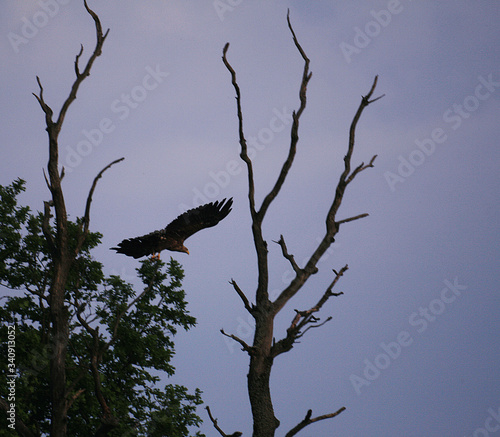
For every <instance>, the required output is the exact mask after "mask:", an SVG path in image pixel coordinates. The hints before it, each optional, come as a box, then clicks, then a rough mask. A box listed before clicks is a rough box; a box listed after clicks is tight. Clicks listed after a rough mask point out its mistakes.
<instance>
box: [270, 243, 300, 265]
mask: <svg viewBox="0 0 500 437" xmlns="http://www.w3.org/2000/svg"><path fill="white" fill-rule="evenodd" d="M273 241H274V240H273ZM274 242H275V243H276V244H279V245H280V247H281V253H282V254H283V256H284V257H285V258H286V259H287V260H288V261H289V263H290V265H291V266H292V268H293V270H294V272H295V273H297V274H298V273H299V272H300V270H301V269H300V267H299V266H298V265H297V263H296V262H295V259H294V257H293V255H290V254H289V253H288V249H287V247H286V243H285V239H284V238H283V235H280V239H279V240H278V241H274Z"/></svg>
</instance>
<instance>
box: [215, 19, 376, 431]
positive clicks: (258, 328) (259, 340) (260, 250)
mask: <svg viewBox="0 0 500 437" xmlns="http://www.w3.org/2000/svg"><path fill="white" fill-rule="evenodd" d="M287 22H288V27H289V29H290V32H291V34H292V38H293V41H294V44H295V46H296V48H297V50H298V51H299V53H300V55H301V57H302V59H303V61H304V69H303V73H302V80H301V83H300V89H299V99H300V106H299V108H298V109H297V110H296V111H294V112H293V123H292V127H291V133H290V147H289V150H288V156H287V158H286V160H285V161H284V163H283V165H282V167H281V170H280V172H279V174H278V178H277V180H276V182H275V183H274V186H273V187H272V189H271V190H270V191H269V192H268V194H267V195H266V196H265V197H264V200H263V201H262V204H261V205H260V207H259V208H257V206H256V204H255V183H254V171H253V163H252V161H251V159H250V157H249V156H248V153H247V142H246V139H245V135H244V131H243V114H242V110H241V92H240V88H239V86H238V83H237V81H236V72H235V70H234V69H233V67H232V66H231V65H230V63H229V61H228V60H227V51H228V48H229V43H227V44H226V45H225V47H224V50H223V56H222V60H223V62H224V65H225V66H226V68H227V69H228V71H229V73H230V74H231V81H232V85H233V87H234V89H235V91H236V106H237V116H238V124H239V127H238V133H239V144H240V157H241V159H242V160H243V161H244V163H245V164H246V168H247V175H248V204H249V209H250V216H251V220H252V225H251V226H252V234H253V240H254V245H255V251H256V254H257V267H258V279H257V287H256V291H255V303H251V302H250V300H249V299H248V297H247V295H246V293H245V292H244V291H243V290H241V288H240V287H239V286H238V284H237V283H236V281H234V280H231V281H230V283H231V284H232V286H233V288H234V290H235V291H236V293H237V294H238V296H239V297H240V298H241V300H242V301H243V305H244V308H245V309H246V310H247V311H248V312H249V313H250V314H251V315H252V317H253V318H254V319H255V333H254V338H253V343H252V345H249V344H247V343H246V342H245V341H244V340H242V339H241V338H238V337H237V336H235V335H233V334H226V333H225V332H224V331H222V334H224V335H226V336H228V337H230V338H232V339H233V340H235V341H236V342H238V343H239V344H240V345H241V347H242V350H244V351H245V352H247V353H248V355H249V356H250V365H249V371H248V394H249V398H250V404H251V409H252V416H253V436H254V437H273V436H274V435H275V431H276V429H277V428H278V426H279V424H280V422H279V420H278V419H277V418H276V417H275V415H274V409H273V403H272V399H271V392H270V389H269V381H270V376H271V369H272V366H273V362H274V359H275V358H276V357H277V356H278V355H281V354H283V353H285V352H288V351H289V350H290V349H292V347H293V345H294V343H295V342H296V341H297V339H299V338H300V337H302V336H303V335H304V333H305V332H306V331H307V330H308V329H310V328H314V327H319V326H321V325H322V324H324V323H325V322H326V321H328V320H329V319H327V320H326V321H324V322H321V323H320V319H319V318H318V317H316V316H315V314H316V313H317V312H318V311H319V310H320V309H321V308H322V306H323V305H324V304H325V303H326V302H327V300H328V299H329V298H330V297H332V296H339V295H340V294H342V293H333V292H332V289H333V287H334V286H335V285H336V283H337V282H338V280H339V279H340V277H341V276H342V275H343V274H344V272H345V271H346V270H347V268H348V267H347V265H345V266H344V267H342V268H341V269H340V270H339V271H338V272H337V271H335V270H333V272H334V274H335V276H334V278H333V280H332V282H331V283H330V285H329V286H328V287H327V288H326V290H325V292H324V294H323V296H322V297H321V299H320V300H319V301H318V302H317V303H316V304H315V305H314V306H312V307H311V308H309V309H307V310H304V311H297V310H296V311H295V315H294V317H293V318H292V321H291V323H290V326H289V327H288V329H287V331H286V336H285V337H283V338H281V339H280V340H278V341H276V340H275V338H274V333H273V330H274V319H275V317H276V315H277V314H278V313H279V311H281V310H282V309H283V307H284V306H285V305H286V304H287V303H288V301H289V300H290V299H291V298H292V297H293V296H295V295H296V294H297V292H299V290H300V289H301V288H302V286H303V285H304V284H305V282H306V281H307V280H308V278H309V277H310V276H311V275H313V274H315V273H316V272H317V271H318V268H317V263H318V261H319V260H320V258H321V257H322V255H323V254H324V253H325V252H326V250H327V249H328V248H329V247H330V245H331V244H332V243H333V242H334V241H335V236H336V234H337V233H338V232H339V229H340V225H341V224H344V223H348V222H351V221H354V220H357V219H360V218H363V217H366V216H367V215H368V214H366V213H363V214H359V215H356V216H353V217H348V218H343V219H338V218H337V211H338V209H339V207H340V205H341V203H342V200H343V196H344V193H345V190H346V188H347V186H348V185H349V184H350V183H351V182H352V181H353V180H354V178H355V177H356V176H357V175H358V174H359V173H361V172H362V171H364V170H366V169H367V168H370V167H373V162H374V161H375V158H376V155H374V156H373V157H372V158H371V159H370V161H369V162H368V164H364V163H363V162H362V163H361V164H359V165H358V166H357V167H355V168H354V169H352V168H351V160H352V154H353V151H354V141H355V131H356V126H357V124H358V121H359V119H360V117H361V114H362V112H363V110H364V109H365V108H366V107H367V106H368V105H369V104H371V103H373V102H375V101H376V100H378V99H379V98H381V97H382V96H380V97H377V98H374V99H372V95H373V93H374V91H375V87H376V85H377V77H375V79H374V81H373V84H372V86H371V88H370V91H369V92H368V94H367V95H366V96H364V97H362V99H361V103H360V105H359V107H358V110H357V111H356V113H355V115H354V118H353V120H352V123H351V126H350V130H349V143H348V147H347V153H346V155H345V156H344V170H343V172H342V174H341V175H340V178H339V181H338V183H337V187H336V190H335V193H334V196H333V201H332V203H331V205H330V208H329V211H328V213H327V215H326V220H325V224H326V229H325V234H324V236H323V238H322V239H321V241H320V242H319V244H318V246H317V247H316V249H315V250H314V251H313V253H312V254H311V256H310V257H309V259H308V260H307V262H306V263H305V265H304V266H303V267H301V266H299V265H298V264H297V262H296V261H295V259H294V256H293V255H292V254H291V253H290V252H289V251H288V248H287V245H286V243H285V239H284V237H283V235H281V236H280V238H279V240H278V241H276V242H275V243H277V244H278V245H279V246H280V248H281V252H282V255H283V257H284V258H285V259H286V260H287V261H288V262H289V263H290V265H291V267H292V269H293V271H294V273H295V276H294V278H293V279H292V281H291V282H290V284H289V285H288V286H287V287H286V288H285V289H284V290H283V291H281V293H280V294H279V296H278V297H277V298H276V299H275V300H274V301H272V300H271V299H270V298H269V292H268V286H269V263H268V245H267V242H266V240H265V239H264V236H263V233H262V223H263V221H264V218H265V216H266V213H267V211H268V209H269V207H270V205H271V203H272V202H273V201H274V199H275V198H276V197H277V196H278V194H279V192H280V190H281V188H282V186H283V184H284V182H285V179H286V177H287V175H288V172H289V170H290V168H291V166H292V164H293V160H294V157H295V152H296V149H297V143H298V140H299V136H298V130H299V120H300V117H301V115H302V113H303V112H304V110H305V107H306V101H307V98H306V94H307V84H308V82H309V80H310V79H311V73H310V72H309V62H310V61H309V58H308V57H307V55H306V53H305V51H304V50H303V48H302V47H301V45H300V44H299V42H298V40H297V37H296V35H295V32H294V30H293V28H292V25H291V23H290V17H289V14H288V15H287ZM344 409H345V407H341V408H339V409H338V410H337V411H335V412H333V413H329V414H325V415H321V416H318V417H314V418H312V417H311V416H312V411H311V410H309V411H308V412H307V414H306V416H305V418H304V419H303V420H302V421H301V422H299V423H298V424H297V425H296V426H295V427H294V428H293V429H291V430H290V431H289V432H288V433H287V434H286V436H287V437H291V436H293V435H296V434H297V433H298V432H299V431H300V430H302V429H303V428H304V427H306V426H307V425H309V424H311V423H314V422H318V421H320V420H324V419H327V418H332V417H335V416H337V415H338V414H340V413H341V412H342V411H344ZM209 415H210V419H211V420H212V422H213V423H214V426H215V428H216V429H217V431H218V432H219V433H220V434H221V435H222V436H225V435H226V434H225V433H224V432H223V431H222V430H221V429H220V427H219V426H218V425H217V422H216V420H214V419H213V417H212V415H211V414H210V412H209Z"/></svg>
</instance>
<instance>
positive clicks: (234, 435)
mask: <svg viewBox="0 0 500 437" xmlns="http://www.w3.org/2000/svg"><path fill="white" fill-rule="evenodd" d="M205 409H206V410H207V413H208V417H209V418H210V420H211V421H212V423H213V425H214V428H215V429H216V430H217V431H218V432H219V434H220V435H221V436H222V437H240V436H241V435H243V433H241V432H239V431H236V432H233V433H232V434H226V433H225V432H224V431H222V429H220V427H219V425H217V419H214V417H213V416H212V412H211V411H210V407H209V406H208V405H207V406H206V407H205Z"/></svg>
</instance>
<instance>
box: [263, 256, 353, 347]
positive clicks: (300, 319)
mask: <svg viewBox="0 0 500 437" xmlns="http://www.w3.org/2000/svg"><path fill="white" fill-rule="evenodd" d="M348 268H349V267H348V266H347V264H346V265H345V266H344V267H342V268H341V269H340V271H339V272H336V271H335V270H333V272H334V273H335V278H334V279H333V281H332V282H331V283H330V285H329V286H328V288H327V289H326V291H325V292H324V293H323V296H321V298H320V299H319V301H318V302H317V303H316V305H314V306H313V307H311V308H310V309H308V310H305V311H298V310H295V316H294V318H293V320H292V322H291V323H290V326H289V327H288V329H287V330H286V332H287V335H286V337H285V338H283V339H281V340H279V341H278V342H276V343H275V344H274V345H273V348H272V356H274V357H275V356H277V355H279V354H282V353H284V352H287V351H289V350H290V349H291V348H292V347H293V344H294V343H295V342H296V341H297V339H299V338H301V337H302V336H303V335H304V334H305V333H306V332H307V331H308V330H309V329H310V328H319V327H320V326H323V325H324V324H325V323H327V322H329V321H330V320H331V317H328V318H327V319H326V320H325V321H323V322H321V323H320V319H319V318H317V317H315V316H314V314H315V313H317V312H319V311H320V310H321V308H322V307H323V305H324V304H325V303H326V302H327V300H328V299H329V298H330V297H332V296H340V295H342V294H343V293H342V292H340V293H333V292H332V289H333V287H334V286H335V285H336V284H337V282H338V280H339V279H340V277H341V276H342V275H343V274H344V273H345V272H346V270H347V269H348ZM307 325H309V326H307Z"/></svg>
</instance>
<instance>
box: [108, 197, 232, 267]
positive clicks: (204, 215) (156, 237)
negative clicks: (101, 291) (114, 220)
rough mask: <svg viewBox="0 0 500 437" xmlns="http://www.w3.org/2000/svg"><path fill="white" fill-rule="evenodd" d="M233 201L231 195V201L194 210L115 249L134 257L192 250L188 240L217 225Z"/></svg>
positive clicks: (210, 204) (123, 242)
mask: <svg viewBox="0 0 500 437" xmlns="http://www.w3.org/2000/svg"><path fill="white" fill-rule="evenodd" d="M232 204H233V199H232V198H231V199H229V200H228V201H227V202H226V199H224V200H222V201H221V202H212V203H207V204H206V205H202V206H199V207H198V208H193V209H190V210H189V211H186V212H185V213H183V214H181V215H180V216H179V217H177V218H176V219H175V220H174V221H173V222H172V223H170V224H169V225H167V227H165V228H164V229H162V230H160V231H154V232H151V233H149V234H146V235H143V236H141V237H135V238H128V239H126V240H123V241H122V242H121V243H119V244H118V247H112V248H111V249H114V250H116V252H117V253H123V254H125V255H128V256H132V257H134V258H140V257H142V256H146V255H151V254H155V253H160V252H161V251H162V250H165V249H168V250H172V251H177V252H186V253H189V251H188V250H187V248H186V247H184V240H186V239H187V238H189V237H190V236H191V235H193V234H195V233H196V232H198V231H200V230H202V229H205V228H210V227H212V226H215V225H216V224H217V223H219V222H220V221H221V220H223V219H224V218H225V217H226V216H227V215H228V214H229V213H230V212H231V206H232Z"/></svg>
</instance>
